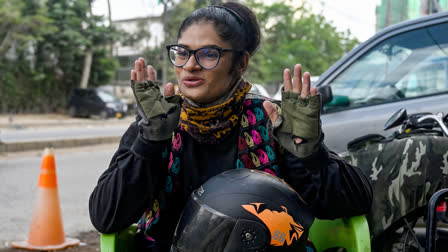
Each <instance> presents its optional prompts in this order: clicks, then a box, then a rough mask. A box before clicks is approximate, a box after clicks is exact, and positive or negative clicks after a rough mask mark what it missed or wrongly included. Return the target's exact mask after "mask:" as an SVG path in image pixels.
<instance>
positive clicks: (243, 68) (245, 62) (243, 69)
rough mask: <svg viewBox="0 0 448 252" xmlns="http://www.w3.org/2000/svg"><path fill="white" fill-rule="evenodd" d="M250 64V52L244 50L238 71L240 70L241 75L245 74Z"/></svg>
mask: <svg viewBox="0 0 448 252" xmlns="http://www.w3.org/2000/svg"><path fill="white" fill-rule="evenodd" d="M248 65H249V53H248V52H244V54H243V57H242V58H241V61H240V66H239V69H238V71H240V73H241V75H243V74H244V73H245V72H246V70H247V66H248Z"/></svg>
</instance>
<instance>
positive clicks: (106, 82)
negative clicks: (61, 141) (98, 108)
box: [0, 0, 448, 116]
mask: <svg viewBox="0 0 448 252" xmlns="http://www.w3.org/2000/svg"><path fill="white" fill-rule="evenodd" d="M216 2H217V1H215V0H197V1H193V0H128V1H120V0H95V1H92V0H47V1H42V0H0V113H14V114H17V113H18V114H21V113H70V112H76V113H78V114H79V113H80V112H79V111H73V109H72V111H70V109H71V108H72V107H71V106H70V105H71V101H70V97H71V94H72V92H73V89H75V88H82V89H86V88H96V87H100V88H101V89H102V90H103V91H106V92H108V93H110V94H112V95H114V96H116V97H118V98H119V99H120V100H121V102H122V105H110V104H109V105H105V106H108V107H113V106H121V107H120V108H124V107H125V105H126V108H128V107H129V111H132V110H131V108H132V104H133V97H132V94H131V92H130V89H129V88H128V81H129V71H130V69H131V68H132V65H133V62H134V61H135V59H136V58H138V57H140V56H142V57H145V58H146V59H147V60H148V62H150V63H151V64H153V66H154V67H155V68H156V70H157V75H158V79H160V80H162V81H163V83H166V82H167V81H172V82H176V80H175V76H174V73H173V69H172V67H171V66H170V65H169V63H168V61H167V60H166V56H167V55H166V52H165V48H164V45H166V44H169V43H173V42H175V41H176V35H177V28H178V25H179V24H180V22H181V21H182V20H183V19H184V18H185V17H186V16H187V15H188V14H189V13H191V12H192V11H193V10H194V9H197V8H200V7H202V6H206V5H209V4H214V3H216ZM241 2H244V3H245V4H247V5H249V6H250V7H251V8H252V9H253V10H254V11H255V12H256V14H257V17H258V20H259V22H260V24H261V26H262V28H263V31H262V32H263V36H264V37H263V41H262V44H261V47H260V49H259V51H258V53H257V54H256V55H255V56H254V57H253V59H252V62H251V64H250V68H249V70H248V71H247V73H246V75H245V77H246V79H248V80H250V81H251V82H253V83H260V85H261V86H262V88H264V89H266V91H267V92H268V93H269V95H271V96H273V95H274V94H275V93H276V92H277V91H278V87H279V85H280V84H281V77H282V74H281V72H282V69H283V68H286V67H290V68H291V67H292V66H293V65H294V64H295V63H297V62H299V63H301V64H302V65H303V67H304V70H305V71H309V72H310V73H311V74H312V75H313V76H319V75H320V74H322V73H323V72H324V71H325V70H326V69H328V68H329V67H330V66H331V65H332V64H333V63H334V62H336V61H337V60H338V59H339V58H341V57H342V56H343V55H344V54H346V53H347V52H348V51H350V50H351V49H352V48H353V47H355V46H356V45H358V44H359V43H360V42H363V41H365V40H367V39H368V38H369V37H371V36H372V35H374V34H375V33H376V32H377V31H379V30H381V29H383V28H385V27H387V26H389V25H392V24H395V23H397V22H400V21H403V20H408V19H415V18H417V17H421V16H424V15H428V14H431V13H435V12H440V11H444V10H447V9H448V0H393V1H392V0H362V1H357V0H336V1H335V0H333V1H330V0H321V1H311V0H308V1H299V0H289V1H275V0H270V1H258V0H247V1H241ZM115 112H116V113H125V114H126V113H127V111H124V110H123V109H122V110H120V111H119V110H118V107H117V109H116V111H115ZM100 116H101V115H100Z"/></svg>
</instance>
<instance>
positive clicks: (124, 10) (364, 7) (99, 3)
mask: <svg viewBox="0 0 448 252" xmlns="http://www.w3.org/2000/svg"><path fill="white" fill-rule="evenodd" d="M110 2H111V6H112V8H111V9H112V20H122V19H129V18H135V17H145V16H152V15H160V13H162V11H163V6H162V5H161V4H160V5H159V4H157V2H158V0H127V1H123V0H110ZM265 2H269V1H265ZM294 2H297V3H298V4H299V3H300V2H301V1H300V0H294ZM309 2H311V3H312V5H313V10H314V11H315V12H318V13H322V14H323V15H324V16H325V17H326V18H327V20H330V21H331V22H332V24H333V25H334V26H335V27H336V28H337V30H338V31H345V30H347V29H350V31H351V33H352V34H353V36H354V37H356V38H357V39H358V40H360V41H361V42H363V41H365V40H367V39H368V38H370V37H371V36H373V35H374V34H375V24H376V20H375V19H376V17H375V7H376V5H378V4H379V3H380V0H309ZM92 7H93V12H94V14H96V15H104V16H106V17H107V15H108V11H107V0H95V1H94V3H93V6H92Z"/></svg>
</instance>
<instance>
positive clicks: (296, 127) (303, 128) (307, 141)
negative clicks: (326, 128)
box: [273, 91, 322, 158]
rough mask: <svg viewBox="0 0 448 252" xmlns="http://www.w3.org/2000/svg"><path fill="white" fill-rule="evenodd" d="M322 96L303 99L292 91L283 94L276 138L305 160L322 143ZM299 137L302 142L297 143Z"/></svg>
mask: <svg viewBox="0 0 448 252" xmlns="http://www.w3.org/2000/svg"><path fill="white" fill-rule="evenodd" d="M320 99H321V97H320V94H316V95H314V96H310V97H308V98H302V97H300V95H298V94H297V93H294V92H291V91H284V92H282V106H281V111H279V115H280V116H279V117H278V119H277V120H276V121H275V123H274V125H273V126H274V136H275V137H276V138H277V140H278V142H279V143H280V144H281V145H282V146H283V148H285V149H286V150H288V151H289V152H291V153H292V154H294V155H295V156H297V157H298V158H305V157H308V156H310V155H311V154H313V153H315V152H316V151H317V150H318V149H319V145H320V143H321V142H322V139H321V138H322V137H321V132H322V130H321V125H320V107H321V105H320V104H321V101H320ZM296 137H299V138H301V139H302V142H300V143H298V144H297V143H295V141H294V138H296Z"/></svg>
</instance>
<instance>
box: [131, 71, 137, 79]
mask: <svg viewBox="0 0 448 252" xmlns="http://www.w3.org/2000/svg"><path fill="white" fill-rule="evenodd" d="M131 80H132V81H135V80H137V72H136V71H135V70H131Z"/></svg>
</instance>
